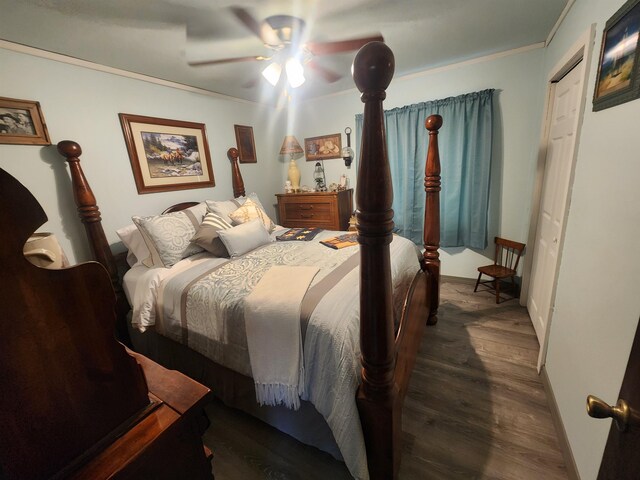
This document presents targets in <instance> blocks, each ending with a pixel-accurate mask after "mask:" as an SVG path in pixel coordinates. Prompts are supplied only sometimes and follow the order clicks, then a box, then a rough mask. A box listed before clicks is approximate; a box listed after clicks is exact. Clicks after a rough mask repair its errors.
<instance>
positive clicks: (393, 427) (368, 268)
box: [353, 42, 401, 480]
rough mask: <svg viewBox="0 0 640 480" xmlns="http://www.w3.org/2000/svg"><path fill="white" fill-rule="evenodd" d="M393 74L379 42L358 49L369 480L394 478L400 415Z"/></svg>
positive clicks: (362, 400) (363, 401) (363, 399)
mask: <svg viewBox="0 0 640 480" xmlns="http://www.w3.org/2000/svg"><path fill="white" fill-rule="evenodd" d="M394 67H395V60H394V57H393V53H392V52H391V50H390V49H389V47H387V46H386V45H385V44H384V43H382V42H372V43H369V44H367V45H365V46H364V47H362V48H361V49H360V51H359V52H358V53H357V55H356V58H355V60H354V62H353V78H354V81H355V84H356V86H357V87H358V90H360V92H362V95H361V99H362V101H363V102H364V123H363V129H362V143H361V146H360V170H359V172H358V187H359V188H358V190H357V199H358V209H357V211H356V216H357V220H358V221H357V229H358V242H359V243H360V349H361V352H362V359H361V361H362V383H361V385H360V387H359V388H358V393H357V395H356V401H357V404H358V410H359V412H360V418H361V420H362V421H361V423H362V429H363V433H364V438H365V442H366V447H367V463H368V466H369V475H370V477H371V479H372V480H375V479H391V478H396V475H397V470H398V468H399V465H400V442H399V441H397V440H398V439H399V438H400V433H401V414H400V411H399V409H396V408H394V405H395V403H396V399H397V396H398V389H397V387H396V385H395V383H394V377H393V376H394V368H395V347H394V342H395V337H394V328H393V299H392V288H391V287H392V285H391V258H390V254H389V244H390V243H391V240H392V238H393V233H392V232H393V225H394V224H393V210H392V209H391V205H392V202H393V190H392V187H391V172H390V169H389V159H388V157H387V144H386V135H385V128H384V118H383V109H382V101H383V100H384V98H385V97H386V93H385V90H386V88H387V87H388V86H389V83H390V82H391V78H392V77H393V72H394Z"/></svg>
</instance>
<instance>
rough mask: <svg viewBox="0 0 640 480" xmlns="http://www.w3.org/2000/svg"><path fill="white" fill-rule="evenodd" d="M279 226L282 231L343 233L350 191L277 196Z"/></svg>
mask: <svg viewBox="0 0 640 480" xmlns="http://www.w3.org/2000/svg"><path fill="white" fill-rule="evenodd" d="M276 196H277V198H278V213H279V223H280V224H281V225H282V226H283V227H289V228H292V227H318V228H325V229H328V230H346V228H347V226H348V223H349V216H350V215H351V206H352V200H351V199H352V190H347V191H343V192H325V193H317V192H315V193H299V194H277V195H276Z"/></svg>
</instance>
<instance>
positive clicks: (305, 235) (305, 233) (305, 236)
mask: <svg viewBox="0 0 640 480" xmlns="http://www.w3.org/2000/svg"><path fill="white" fill-rule="evenodd" d="M320 232H322V228H317V227H312V228H290V229H289V230H287V231H286V232H284V233H283V234H281V235H278V236H277V237H276V240H279V241H281V242H286V241H289V240H298V241H303V242H308V241H309V240H313V239H314V238H315V237H316V235H318V234H319V233H320Z"/></svg>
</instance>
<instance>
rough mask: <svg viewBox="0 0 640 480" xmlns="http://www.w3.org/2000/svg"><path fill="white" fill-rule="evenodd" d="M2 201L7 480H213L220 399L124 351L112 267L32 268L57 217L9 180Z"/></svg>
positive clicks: (2, 180)
mask: <svg viewBox="0 0 640 480" xmlns="http://www.w3.org/2000/svg"><path fill="white" fill-rule="evenodd" d="M0 200H1V202H0V224H1V225H2V226H3V229H2V232H1V233H0V260H1V261H2V266H3V271H4V274H3V275H2V276H1V277H0V301H2V305H3V310H4V311H3V315H2V318H1V319H0V362H1V364H2V375H0V391H2V395H0V428H1V429H2V434H1V435H0V477H1V478H2V479H3V480H14V479H15V480H18V479H20V480H22V479H31V478H71V479H77V480H79V479H86V480H89V479H97V478H120V479H134V478H158V479H159V478H167V479H168V478H190V479H213V475H212V473H211V463H210V460H209V458H210V457H211V452H210V451H208V450H206V449H205V447H204V446H203V444H202V441H201V439H200V435H201V434H202V433H203V428H199V427H198V423H201V422H199V420H200V419H201V418H202V419H204V417H202V407H203V405H204V403H205V402H207V401H208V400H209V395H210V391H209V389H207V388H206V387H203V386H202V385H200V384H198V383H197V382H195V381H193V380H191V379H189V378H188V377H186V376H184V375H183V374H181V373H178V372H176V371H169V370H166V369H165V368H163V367H161V366H160V365H157V364H156V363H154V362H152V361H151V360H149V359H148V358H145V357H143V356H142V355H137V354H133V353H132V352H129V351H127V350H126V349H125V347H124V346H123V345H122V344H120V343H118V342H117V341H116V340H115V338H114V335H113V333H114V332H113V328H114V323H115V322H114V320H115V304H116V299H115V296H114V292H113V289H112V288H111V283H110V281H109V275H108V274H107V272H106V271H105V269H104V268H103V267H102V266H101V265H98V264H97V263H93V262H92V263H85V264H81V265H76V266H74V267H72V268H66V269H63V270H51V269H45V268H39V267H37V266H35V265H32V264H31V263H29V262H26V261H25V259H24V255H23V246H24V244H25V241H26V240H27V238H29V236H30V235H31V234H32V233H33V231H34V230H35V229H36V228H37V227H39V226H40V225H42V224H43V223H45V222H46V221H47V216H46V215H45V213H44V210H43V209H42V207H41V206H40V205H39V204H38V202H37V200H36V199H35V198H34V197H33V195H32V194H31V193H30V192H29V191H28V190H27V189H26V188H25V187H24V186H23V185H21V184H20V183H19V182H18V181H17V180H16V179H15V178H13V177H12V176H10V175H9V174H8V173H6V172H5V171H4V170H0ZM94 213H96V211H94ZM97 218H98V219H99V218H100V216H99V212H97ZM98 221H99V220H98ZM202 426H203V425H201V427H202Z"/></svg>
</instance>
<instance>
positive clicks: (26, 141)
mask: <svg viewBox="0 0 640 480" xmlns="http://www.w3.org/2000/svg"><path fill="white" fill-rule="evenodd" d="M0 143H6V144H13V145H51V139H50V138H49V132H48V131H47V124H46V123H45V121H44V116H43V115H42V110H41V109H40V103H39V102H32V101H30V100H18V99H17V98H5V97H0Z"/></svg>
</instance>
